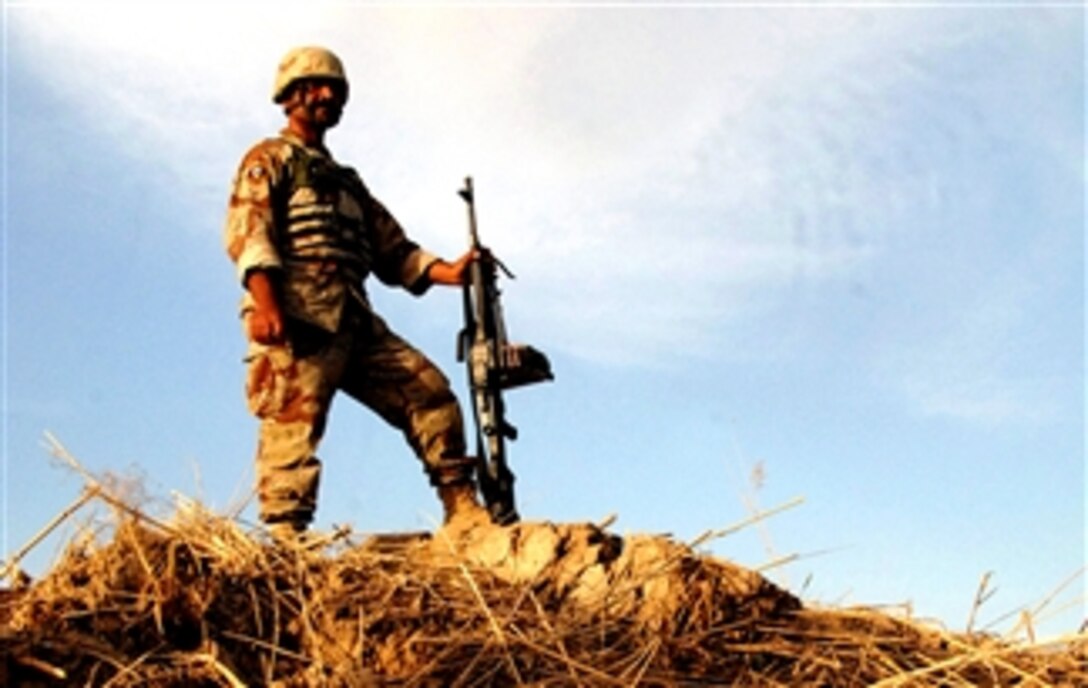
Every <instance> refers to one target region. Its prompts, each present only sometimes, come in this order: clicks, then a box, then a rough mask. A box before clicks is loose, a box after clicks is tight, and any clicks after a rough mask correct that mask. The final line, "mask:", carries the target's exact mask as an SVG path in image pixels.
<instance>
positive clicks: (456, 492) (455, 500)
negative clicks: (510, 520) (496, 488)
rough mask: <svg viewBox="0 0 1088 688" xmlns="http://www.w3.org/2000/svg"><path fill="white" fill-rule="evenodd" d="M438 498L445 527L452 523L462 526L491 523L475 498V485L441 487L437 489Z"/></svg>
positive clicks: (489, 517) (463, 484) (461, 484)
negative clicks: (440, 501)
mask: <svg viewBox="0 0 1088 688" xmlns="http://www.w3.org/2000/svg"><path fill="white" fill-rule="evenodd" d="M438 498H439V499H441V500H442V510H443V511H444V512H445V521H444V522H445V524H446V525H449V524H451V523H454V522H456V523H458V524H464V525H477V524H484V523H490V522H491V516H490V515H489V514H488V513H487V509H485V508H484V507H483V506H481V505H480V501H479V500H478V499H477V498H476V487H475V485H473V484H472V483H470V482H469V483H457V484H455V485H441V486H439V488H438Z"/></svg>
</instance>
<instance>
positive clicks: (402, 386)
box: [340, 316, 474, 487]
mask: <svg viewBox="0 0 1088 688" xmlns="http://www.w3.org/2000/svg"><path fill="white" fill-rule="evenodd" d="M363 330H364V331H365V332H367V334H366V335H364V336H361V337H359V339H358V340H357V343H356V346H355V347H354V348H353V349H352V351H351V354H350V355H349V358H348V363H347V366H346V368H345V371H344V375H343V378H342V380H341V383H340V388H341V389H343V390H344V391H345V392H347V393H348V394H350V395H351V396H352V397H354V398H356V399H358V400H359V401H360V402H362V403H363V404H365V405H366V406H368V407H369V408H371V409H373V410H374V411H375V412H376V413H378V415H380V416H381V417H382V418H384V419H385V420H386V421H387V422H388V423H389V424H391V425H392V426H393V427H396V428H398V429H399V430H401V432H403V433H404V436H405V439H407V441H408V444H409V445H411V447H412V449H413V450H414V451H415V453H416V456H418V457H419V459H420V460H421V461H422V462H423V468H424V471H425V472H426V473H427V475H428V476H429V477H430V481H431V484H432V485H434V486H436V487H441V486H448V485H472V484H473V473H474V466H473V462H472V461H471V460H469V459H467V458H466V457H465V435H464V421H463V418H462V414H461V407H460V405H459V404H458V403H457V398H456V397H455V396H454V394H453V391H452V390H451V389H450V384H449V381H448V380H447V379H446V376H445V375H443V374H442V372H441V371H440V370H439V369H438V367H437V366H435V365H434V363H432V362H431V361H430V360H429V359H428V358H427V357H426V356H424V355H423V354H422V353H420V352H419V351H417V350H416V349H415V348H413V347H412V346H411V345H409V344H408V343H407V342H405V341H404V340H403V339H401V338H400V337H399V336H397V335H396V334H394V333H393V332H391V331H390V330H389V328H388V326H386V324H385V322H384V321H383V320H382V319H381V318H379V317H378V316H373V318H372V321H371V323H369V326H364V327H363Z"/></svg>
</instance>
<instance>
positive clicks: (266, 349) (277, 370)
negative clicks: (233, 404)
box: [245, 345, 299, 419]
mask: <svg viewBox="0 0 1088 688" xmlns="http://www.w3.org/2000/svg"><path fill="white" fill-rule="evenodd" d="M245 360H246V404H247V405H248V406H249V410H250V412H251V413H253V415H255V416H257V417H258V418H262V419H263V418H275V417H276V416H278V415H280V414H281V413H282V412H283V411H284V409H286V408H287V407H288V405H289V404H290V402H291V399H292V398H293V397H294V396H296V395H297V394H298V392H299V390H297V389H294V387H295V382H296V378H297V367H296V364H295V361H294V358H293V357H292V356H291V354H290V352H289V351H288V350H287V349H286V348H285V347H280V346H262V345H253V346H251V347H250V350H249V352H248V354H247V355H246V359H245Z"/></svg>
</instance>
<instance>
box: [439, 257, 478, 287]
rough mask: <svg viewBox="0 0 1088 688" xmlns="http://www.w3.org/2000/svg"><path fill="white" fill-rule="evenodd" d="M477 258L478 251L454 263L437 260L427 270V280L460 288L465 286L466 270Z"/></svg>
mask: <svg viewBox="0 0 1088 688" xmlns="http://www.w3.org/2000/svg"><path fill="white" fill-rule="evenodd" d="M475 257H476V251H473V250H470V251H468V252H467V253H465V254H464V255H463V256H461V257H460V258H458V259H457V260H455V261H454V262H452V263H447V262H446V261H444V260H441V259H439V260H436V261H435V262H433V263H431V265H430V266H429V267H428V268H427V278H428V279H429V280H430V281H431V282H433V283H435V284H447V285H451V286H460V285H462V284H464V275H465V270H468V266H469V264H470V263H472V259H473V258H475Z"/></svg>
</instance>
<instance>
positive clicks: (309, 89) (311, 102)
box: [290, 79, 347, 129]
mask: <svg viewBox="0 0 1088 688" xmlns="http://www.w3.org/2000/svg"><path fill="white" fill-rule="evenodd" d="M346 100H347V93H346V92H345V89H344V85H343V84H342V83H341V82H338V81H335V80H332V79H305V80H303V81H300V82H299V83H298V84H297V85H296V86H295V92H294V95H293V103H292V107H291V108H290V113H291V116H292V117H300V118H302V119H304V120H306V122H307V123H308V124H310V125H312V126H315V127H319V128H322V129H329V128H330V127H334V126H336V124H337V122H339V121H340V115H341V114H343V112H344V103H345V101H346Z"/></svg>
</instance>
